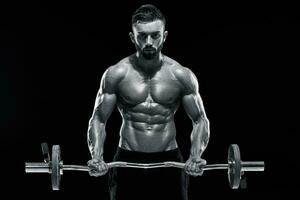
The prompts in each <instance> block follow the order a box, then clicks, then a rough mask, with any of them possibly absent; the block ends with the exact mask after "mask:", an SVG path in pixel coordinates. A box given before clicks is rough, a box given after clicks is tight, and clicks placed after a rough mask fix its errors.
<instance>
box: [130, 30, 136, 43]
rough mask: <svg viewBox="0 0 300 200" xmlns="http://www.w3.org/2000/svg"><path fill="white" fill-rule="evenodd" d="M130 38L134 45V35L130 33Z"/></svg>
mask: <svg viewBox="0 0 300 200" xmlns="http://www.w3.org/2000/svg"><path fill="white" fill-rule="evenodd" d="M129 37H130V40H131V42H132V43H135V41H134V34H133V33H132V32H129Z"/></svg>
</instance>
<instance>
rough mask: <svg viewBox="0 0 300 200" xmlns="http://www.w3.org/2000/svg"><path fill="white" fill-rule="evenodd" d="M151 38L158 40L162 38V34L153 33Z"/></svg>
mask: <svg viewBox="0 0 300 200" xmlns="http://www.w3.org/2000/svg"><path fill="white" fill-rule="evenodd" d="M151 37H152V38H153V39H157V38H159V37H160V33H152V34H151Z"/></svg>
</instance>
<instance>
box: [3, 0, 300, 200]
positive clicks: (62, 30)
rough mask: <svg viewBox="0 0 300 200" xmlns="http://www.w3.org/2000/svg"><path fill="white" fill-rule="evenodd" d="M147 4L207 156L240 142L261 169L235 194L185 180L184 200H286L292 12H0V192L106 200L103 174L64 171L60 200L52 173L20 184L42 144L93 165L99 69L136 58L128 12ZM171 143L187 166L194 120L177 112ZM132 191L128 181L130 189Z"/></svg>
mask: <svg viewBox="0 0 300 200" xmlns="http://www.w3.org/2000/svg"><path fill="white" fill-rule="evenodd" d="M145 2H150V3H154V4H155V5H157V7H158V8H160V9H161V10H162V12H163V13H164V14H165V16H166V19H167V28H168V31H169V36H168V38H167V41H166V43H165V46H164V49H163V53H165V54H166V55H168V56H170V57H171V58H173V59H175V60H177V61H178V62H179V63H181V64H182V65H184V66H186V67H189V68H190V69H191V70H192V71H193V72H194V73H195V74H196V76H197V77H198V81H199V90H200V94H201V96H202V99H203V101H204V105H205V109H206V113H207V115H208V118H209V119H210V122H211V139H210V143H209V146H208V148H207V149H206V151H205V153H204V154H203V157H204V158H205V159H206V160H207V161H208V163H225V162H226V156H227V148H228V146H229V144H231V143H237V144H239V146H240V149H241V154H242V155H241V156H242V159H243V160H264V161H265V164H266V171H265V172H263V173H262V172H256V173H255V172H252V173H251V172H249V173H247V180H248V189H246V190H234V191H233V190H231V189H229V187H228V183H227V174H226V173H224V171H210V172H205V174H204V175H203V176H202V177H198V178H192V179H191V182H190V197H191V199H200V198H213V199H214V198H217V197H218V196H219V195H220V196H221V197H222V198H233V199H239V198H258V199H261V198H264V199H265V198H268V197H279V198H287V197H289V196H291V195H294V194H296V192H297V189H298V188H299V183H298V182H299V181H298V179H297V174H298V171H297V170H298V169H297V164H298V157H299V156H297V150H298V148H297V145H298V143H299V142H298V140H297V139H296V138H297V134H299V126H298V125H297V122H298V115H297V114H298V112H299V110H298V105H297V103H298V99H297V98H298V97H297V93H299V88H298V80H297V79H298V76H299V75H298V73H297V69H296V68H297V67H299V61H298V59H299V51H298V49H299V33H300V29H299V25H300V24H299V22H300V19H299V13H297V11H298V10H297V7H296V6H295V5H292V4H289V5H288V4H287V3H286V4H274V3H252V4H251V3H243V4H241V3H231V4H225V3H222V4H218V3H211V4H204V3H198V2H197V3H196V1H195V2H192V1H184V2H180V3H179V2H178V3H177V2H175V1H169V2H168V1H163V2H159V1H119V2H118V1H110V2H105V3H104V2H100V1H98V2H97V3H96V2H76V1H49V2H46V1H31V2H17V1H9V2H6V3H4V2H1V4H0V13H1V18H0V22H1V27H0V28H1V29H0V31H1V32H0V34H1V35H0V36H1V40H0V42H1V43H0V67H1V68H0V81H1V82H0V88H1V104H0V105H1V110H0V112H1V115H0V116H1V127H0V128H1V130H0V133H1V136H0V142H1V143H0V145H1V147H0V148H1V177H2V178H1V182H2V184H1V185H2V186H1V192H2V193H3V192H7V193H8V194H10V195H22V196H24V197H26V198H33V199H38V198H59V197H64V198H66V197H70V198H74V197H76V196H77V195H79V194H80V195H84V196H85V197H87V198H97V199H107V197H108V196H107V195H108V193H107V183H106V181H107V176H104V177H100V178H93V177H90V176H88V174H87V173H84V172H70V171H68V172H65V173H64V175H63V177H62V182H61V184H62V187H61V191H59V192H57V191H51V183H50V176H49V175H48V174H25V172H24V163H25V162H28V161H31V162H34V161H36V162H39V161H42V159H43V156H42V154H41V150H40V143H41V142H48V144H49V145H50V146H52V145H54V144H59V145H60V146H61V148H62V159H63V160H64V163H65V164H80V165H85V164H86V161H87V160H88V159H89V158H90V156H89V152H88V148H87V143H86V131H87V125H88V120H89V117H90V116H91V113H92V109H93V104H94V99H95V96H96V93H97V90H98V88H99V83H100V78H101V76H102V74H103V72H104V70H105V69H106V68H107V67H109V66H110V65H113V64H115V63H117V62H118V61H119V60H120V59H122V58H123V57H126V56H128V55H129V54H132V53H133V52H134V51H135V49H134V46H133V44H132V43H131V42H130V40H129V37H128V32H129V31H130V28H131V26H130V18H131V14H132V12H133V11H134V10H135V9H136V8H137V7H138V6H140V5H141V4H143V3H145ZM120 120H121V117H120V115H119V113H118V111H117V110H116V111H115V112H114V113H113V114H112V116H111V118H110V119H109V121H108V124H107V133H108V136H107V140H106V143H105V160H106V161H107V162H109V161H110V160H111V159H112V156H113V154H114V152H115V148H116V146H117V142H118V130H119V127H120V124H121V121H120ZM175 120H176V125H177V129H178V135H177V140H178V143H179V146H180V148H181V150H182V153H183V154H184V157H185V159H186V158H187V156H188V153H189V147H190V144H189V134H190V132H191V130H192V124H191V121H190V120H189V119H188V117H187V116H186V114H185V113H184V112H183V110H182V108H181V107H180V108H179V110H178V112H177V114H176V119H175ZM128 184H130V180H129V183H128Z"/></svg>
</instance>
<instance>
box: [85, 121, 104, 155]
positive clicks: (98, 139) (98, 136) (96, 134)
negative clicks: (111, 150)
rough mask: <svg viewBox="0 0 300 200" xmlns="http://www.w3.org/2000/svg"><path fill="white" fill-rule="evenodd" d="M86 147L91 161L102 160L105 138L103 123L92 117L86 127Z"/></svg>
mask: <svg viewBox="0 0 300 200" xmlns="http://www.w3.org/2000/svg"><path fill="white" fill-rule="evenodd" d="M87 136H88V137H87V139H88V147H89V150H90V153H91V156H92V158H93V159H99V160H103V147H104V141H105V138H106V131H105V123H103V122H101V121H100V120H99V119H97V117H92V118H91V119H90V121H89V127H88V134H87Z"/></svg>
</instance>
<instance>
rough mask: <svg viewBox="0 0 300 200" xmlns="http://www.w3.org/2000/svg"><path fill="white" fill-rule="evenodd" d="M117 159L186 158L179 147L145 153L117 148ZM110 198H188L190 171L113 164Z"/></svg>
mask: <svg viewBox="0 0 300 200" xmlns="http://www.w3.org/2000/svg"><path fill="white" fill-rule="evenodd" d="M114 161H126V162H134V163H156V162H165V161H177V162H184V160H183V157H182V155H181V153H180V151H179V149H175V150H170V151H164V152H159V153H142V152H135V151H128V150H125V149H121V148H118V150H117V152H116V155H115V156H114ZM109 190H110V198H111V200H137V199H138V200H148V199H149V200H150V199H151V200H187V199H188V191H187V190H188V175H187V174H186V173H185V172H184V170H183V169H179V168H173V167H168V168H155V169H139V168H112V169H110V171H109Z"/></svg>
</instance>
